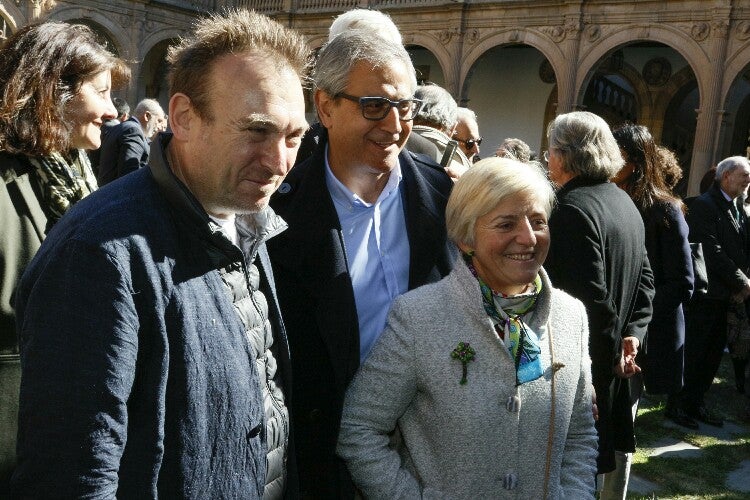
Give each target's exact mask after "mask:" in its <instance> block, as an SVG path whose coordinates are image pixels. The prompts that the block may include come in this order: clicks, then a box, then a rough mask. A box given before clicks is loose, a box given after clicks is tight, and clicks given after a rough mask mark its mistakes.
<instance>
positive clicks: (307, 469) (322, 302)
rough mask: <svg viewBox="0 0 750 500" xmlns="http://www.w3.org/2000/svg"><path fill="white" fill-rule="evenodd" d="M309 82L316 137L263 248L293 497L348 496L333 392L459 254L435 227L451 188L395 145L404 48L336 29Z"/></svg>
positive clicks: (401, 129)
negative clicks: (289, 378) (273, 293)
mask: <svg viewBox="0 0 750 500" xmlns="http://www.w3.org/2000/svg"><path fill="white" fill-rule="evenodd" d="M376 62H378V63H379V65H377V66H376V65H375V63H376ZM314 81H315V88H316V90H315V108H316V110H317V112H318V116H319V118H320V122H321V124H322V125H323V126H324V127H325V128H326V129H327V134H323V135H322V136H321V137H324V138H326V139H325V141H324V142H322V143H321V144H320V145H319V146H318V148H317V149H316V150H315V153H314V154H313V156H312V157H310V158H309V159H307V160H305V161H304V162H302V163H301V164H300V165H297V166H296V167H294V169H293V170H292V171H291V172H290V174H289V176H288V177H287V179H286V182H285V183H284V184H282V185H281V186H280V188H279V190H278V192H277V193H276V194H275V195H274V197H273V198H272V199H271V206H272V207H273V209H274V211H276V213H277V214H279V215H280V216H281V217H282V218H283V219H284V220H286V221H287V223H288V224H289V228H288V229H287V230H286V231H284V232H283V233H281V234H279V235H278V236H277V237H275V238H273V240H272V241H269V246H268V249H269V254H270V256H271V261H272V263H273V269H274V275H275V277H276V285H277V290H278V297H279V303H280V305H281V310H282V314H283V317H284V321H285V324H286V328H287V332H288V336H289V344H290V349H291V356H292V365H293V367H292V368H293V370H294V373H295V376H294V379H293V386H292V392H293V394H294V400H293V401H294V402H293V407H292V415H293V417H294V418H293V423H294V428H293V431H294V436H295V446H296V450H297V455H296V456H297V464H298V471H299V475H300V487H301V493H302V497H303V498H325V499H334V498H353V497H354V494H355V490H354V485H353V483H352V481H351V478H350V476H349V472H348V471H347V469H346V466H345V464H344V462H343V461H342V460H341V459H339V458H337V457H336V455H335V446H336V439H337V436H338V431H339V425H340V420H341V411H342V406H343V400H344V393H345V391H346V388H347V386H348V385H349V382H351V380H352V378H353V377H354V374H355V373H356V371H357V369H358V368H359V365H360V362H361V361H362V360H363V359H365V358H366V356H367V355H368V353H369V348H370V346H371V345H373V343H374V342H375V341H376V339H377V336H379V334H380V333H381V332H382V331H383V328H384V327H385V319H386V314H387V312H388V309H389V308H390V304H391V302H392V301H393V299H395V297H396V296H398V295H400V294H402V293H404V292H406V291H407V290H411V289H413V288H416V287H418V286H420V285H423V284H426V283H431V282H435V281H438V280H439V279H440V278H442V277H443V276H445V275H447V274H448V273H449V272H450V270H451V268H452V265H453V262H454V261H455V258H456V257H457V254H458V252H457V250H456V248H455V246H454V245H452V244H451V243H449V242H448V240H447V234H446V228H445V206H446V203H447V201H448V196H449V194H450V190H451V188H452V184H453V183H452V182H451V180H450V178H449V177H448V175H447V174H446V173H445V171H444V170H443V169H442V168H440V166H438V165H436V164H434V163H431V162H429V160H427V159H426V158H424V157H423V156H421V155H414V154H412V153H410V152H408V151H406V150H404V149H403V148H404V144H405V143H406V138H407V137H408V136H409V132H410V130H411V119H412V117H413V115H414V114H415V112H416V109H417V108H416V104H415V103H414V102H413V101H411V98H412V97H413V96H414V90H415V88H416V78H415V77H414V69H413V67H412V63H411V59H410V58H409V55H408V53H407V52H406V51H405V50H404V48H403V46H401V45H400V44H396V43H394V42H393V41H389V40H386V39H380V38H378V37H377V36H372V35H369V36H366V35H365V34H363V32H357V31H355V30H351V31H346V32H344V33H341V34H340V35H338V36H336V37H335V38H334V39H333V40H332V41H331V42H329V44H328V45H326V46H325V47H324V48H323V49H322V50H321V51H320V54H319V56H318V61H317V64H316V67H315V71H314ZM361 96H366V97H361ZM360 97H361V99H360ZM381 98H386V99H388V100H389V101H390V102H388V101H386V100H384V99H381ZM373 99H375V100H374V101H373ZM396 101H400V103H398V104H397V103H396ZM363 228H367V231H365V230H364V229H363ZM436 327H438V326H437V325H436Z"/></svg>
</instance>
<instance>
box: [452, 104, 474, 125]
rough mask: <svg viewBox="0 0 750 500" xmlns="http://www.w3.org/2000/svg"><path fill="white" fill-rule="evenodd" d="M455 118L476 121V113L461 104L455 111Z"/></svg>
mask: <svg viewBox="0 0 750 500" xmlns="http://www.w3.org/2000/svg"><path fill="white" fill-rule="evenodd" d="M456 120H457V121H461V120H465V121H469V120H472V121H475V122H476V121H477V114H476V113H475V112H474V111H472V110H470V109H469V108H464V107H462V106H459V107H458V109H457V111H456Z"/></svg>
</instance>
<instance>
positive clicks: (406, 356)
mask: <svg viewBox="0 0 750 500" xmlns="http://www.w3.org/2000/svg"><path fill="white" fill-rule="evenodd" d="M540 274H541V277H542V281H543V289H542V293H541V295H540V297H539V299H538V302H537V306H536V308H535V310H534V312H533V313H532V314H530V316H529V317H527V318H526V320H527V323H528V324H529V326H530V327H531V329H532V330H533V331H535V332H537V333H538V334H539V335H540V342H539V343H540V347H541V351H542V353H541V356H542V360H543V365H544V366H546V367H547V368H546V370H545V373H544V375H543V376H542V377H540V378H538V379H537V380H534V381H532V382H529V383H525V384H522V385H521V386H519V387H516V383H515V381H516V379H515V367H514V363H513V360H512V358H511V356H510V353H509V352H508V349H507V348H506V346H505V344H504V343H503V342H502V341H501V340H500V339H499V337H498V336H497V334H496V333H495V331H494V328H493V323H492V321H491V319H490V318H489V316H488V315H487V313H486V312H485V311H484V307H483V305H482V297H481V293H480V290H479V285H478V283H477V280H476V279H475V278H474V277H473V276H472V275H471V273H470V271H469V270H468V268H467V267H466V265H465V264H464V263H463V262H462V261H461V260H460V259H459V261H458V262H457V263H456V266H455V269H454V270H453V272H452V273H451V274H450V275H448V276H447V277H446V278H444V279H443V280H442V281H440V282H438V283H434V284H430V285H425V286H423V287H421V288H418V289H416V290H413V291H411V292H409V293H406V294H405V295H403V296H401V297H399V298H398V299H396V301H395V303H394V304H393V307H392V309H391V312H390V314H389V318H388V324H387V326H386V329H385V331H384V332H383V335H382V336H381V338H380V339H379V341H378V343H377V344H376V345H375V347H374V348H373V351H372V353H371V355H370V357H369V358H368V359H367V361H366V362H365V363H364V365H363V366H362V367H361V368H360V371H359V373H358V374H357V376H356V378H355V379H354V381H353V383H352V384H351V386H350V387H349V390H348V392H347V395H346V401H345V405H344V412H343V417H342V420H341V431H340V434H339V441H338V448H337V452H338V454H339V455H340V456H341V457H342V458H343V459H344V460H345V461H346V462H347V466H348V467H349V470H350V472H351V474H352V477H353V478H354V482H355V484H356V485H357V487H358V488H359V489H360V490H361V491H362V493H363V494H364V496H365V497H366V498H383V499H392V498H451V499H459V498H466V499H469V498H471V499H476V498H519V499H529V498H542V497H543V496H544V494H543V492H544V482H545V464H546V456H547V450H548V439H549V435H550V432H549V429H550V421H551V418H550V411H551V407H552V405H551V404H550V402H551V401H553V397H552V383H551V377H552V372H553V370H552V368H551V366H552V361H554V362H555V364H557V363H562V364H563V365H564V366H563V367H562V368H560V369H559V370H557V371H556V373H555V376H554V377H555V379H556V380H555V395H554V422H553V425H554V428H553V432H552V434H553V437H552V443H551V447H550V448H549V450H550V457H551V460H550V465H551V467H550V472H549V486H548V495H547V497H548V498H555V499H557V498H575V499H585V498H593V495H594V476H595V473H596V453H597V452H596V446H597V439H596V430H595V428H594V420H593V417H592V413H591V392H592V390H591V387H592V386H591V369H590V366H591V362H590V359H589V355H588V322H587V319H586V313H585V309H584V307H583V305H582V304H581V302H579V301H578V300H576V299H574V298H572V297H571V296H569V295H567V294H566V293H564V292H562V291H560V290H556V289H554V288H552V286H551V284H550V281H549V279H548V278H547V274H546V273H545V272H544V270H542V271H540ZM550 335H551V336H552V339H553V340H552V345H553V352H554V359H552V358H551V357H550ZM459 342H468V343H470V344H471V347H473V348H474V349H475V351H476V357H475V359H474V360H473V361H471V362H469V363H468V366H467V374H468V382H467V383H466V384H465V385H461V384H460V383H459V381H460V379H461V374H462V366H461V362H460V361H458V360H456V359H452V358H451V351H452V350H453V349H455V348H456V345H457V344H458V343H459ZM395 428H398V429H399V430H400V438H401V439H402V441H401V443H400V444H399V445H398V451H396V446H395V445H393V444H391V442H392V441H393V435H391V436H390V437H389V433H391V431H393V430H394V429H395Z"/></svg>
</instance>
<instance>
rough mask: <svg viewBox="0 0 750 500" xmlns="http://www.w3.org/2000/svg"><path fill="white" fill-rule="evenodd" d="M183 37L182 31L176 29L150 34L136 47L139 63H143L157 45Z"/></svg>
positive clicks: (183, 32)
mask: <svg viewBox="0 0 750 500" xmlns="http://www.w3.org/2000/svg"><path fill="white" fill-rule="evenodd" d="M184 35H185V31H184V30H178V29H176V28H164V29H160V30H157V31H154V32H153V33H150V34H149V35H148V36H147V37H146V38H144V39H143V41H141V44H140V47H138V52H139V58H138V59H139V61H141V62H142V61H143V58H144V57H146V54H148V53H149V52H150V51H151V49H153V48H154V47H155V46H156V45H158V44H159V43H161V42H163V41H165V40H175V39H178V38H180V37H181V36H184Z"/></svg>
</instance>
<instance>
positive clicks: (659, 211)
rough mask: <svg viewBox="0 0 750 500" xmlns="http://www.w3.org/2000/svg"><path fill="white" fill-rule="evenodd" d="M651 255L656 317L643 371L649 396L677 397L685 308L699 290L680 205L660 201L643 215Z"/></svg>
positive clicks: (648, 338)
mask: <svg viewBox="0 0 750 500" xmlns="http://www.w3.org/2000/svg"><path fill="white" fill-rule="evenodd" d="M643 224H644V226H645V228H646V250H647V252H648V260H649V263H650V264H651V269H652V270H653V272H654V286H655V288H656V293H655V295H654V303H653V308H654V313H653V316H652V318H651V322H650V323H649V325H648V335H647V336H646V345H645V349H644V350H643V351H642V352H644V355H643V356H642V360H640V359H639V363H640V365H641V367H642V368H643V380H644V382H645V384H646V390H647V391H648V392H650V393H652V394H675V393H677V392H678V391H679V390H680V389H682V373H683V369H684V348H685V315H684V313H683V306H682V305H683V304H684V303H686V302H687V301H688V300H689V299H690V295H691V292H692V290H693V263H692V259H691V257H690V245H689V244H688V226H687V223H686V222H685V216H684V215H683V214H682V210H681V209H680V207H679V206H677V204H675V203H670V202H666V201H660V202H657V203H655V204H654V205H653V206H651V208H650V209H649V210H647V211H646V212H645V213H644V214H643Z"/></svg>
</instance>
